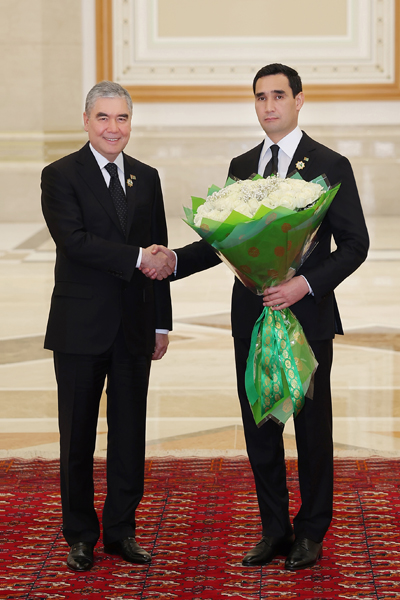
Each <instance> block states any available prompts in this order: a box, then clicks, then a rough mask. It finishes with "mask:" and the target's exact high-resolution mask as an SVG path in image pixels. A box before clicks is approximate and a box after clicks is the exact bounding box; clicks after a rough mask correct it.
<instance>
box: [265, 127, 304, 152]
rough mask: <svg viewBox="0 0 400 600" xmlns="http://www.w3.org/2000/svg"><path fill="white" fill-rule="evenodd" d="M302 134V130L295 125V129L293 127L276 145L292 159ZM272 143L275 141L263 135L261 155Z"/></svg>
mask: <svg viewBox="0 0 400 600" xmlns="http://www.w3.org/2000/svg"><path fill="white" fill-rule="evenodd" d="M302 136H303V132H302V131H301V129H300V127H299V126H297V127H296V128H295V129H293V131H291V132H290V133H288V134H287V135H286V136H285V137H284V138H282V139H281V140H279V143H278V146H279V148H280V149H281V150H283V152H284V153H285V154H286V155H287V156H288V157H289V158H291V159H292V158H293V156H294V153H295V152H296V148H297V146H298V145H299V142H300V140H301V138H302ZM274 143H275V142H273V141H272V140H271V139H270V138H269V137H268V136H267V135H266V136H265V140H264V146H263V149H262V156H263V155H264V154H265V153H266V151H267V150H268V148H270V147H271V146H272V145H273V144H274Z"/></svg>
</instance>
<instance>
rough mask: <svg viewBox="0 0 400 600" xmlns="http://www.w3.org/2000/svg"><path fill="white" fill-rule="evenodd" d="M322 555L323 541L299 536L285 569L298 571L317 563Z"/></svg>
mask: <svg viewBox="0 0 400 600" xmlns="http://www.w3.org/2000/svg"><path fill="white" fill-rule="evenodd" d="M321 556H322V542H321V543H318V542H313V541H312V540H308V539H307V538H304V537H303V538H297V539H296V540H295V542H294V544H293V547H292V549H291V551H290V552H289V556H288V557H287V559H286V562H285V569H288V570H289V571H296V570H297V569H307V567H312V566H313V565H315V563H316V562H317V560H318V559H319V558H321Z"/></svg>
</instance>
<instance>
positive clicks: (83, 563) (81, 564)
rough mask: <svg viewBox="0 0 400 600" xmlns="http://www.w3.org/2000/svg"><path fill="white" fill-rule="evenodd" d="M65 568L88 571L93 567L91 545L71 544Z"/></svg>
mask: <svg viewBox="0 0 400 600" xmlns="http://www.w3.org/2000/svg"><path fill="white" fill-rule="evenodd" d="M67 566H68V567H69V568H70V569H72V570H73V571H89V570H90V569H91V568H92V567H93V544H89V543H88V542H77V543H76V544H72V546H71V548H70V551H69V554H68V558H67Z"/></svg>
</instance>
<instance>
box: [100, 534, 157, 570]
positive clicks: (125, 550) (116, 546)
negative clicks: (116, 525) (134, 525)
mask: <svg viewBox="0 0 400 600" xmlns="http://www.w3.org/2000/svg"><path fill="white" fill-rule="evenodd" d="M104 551H105V552H107V553H108V554H119V555H120V556H122V558H123V559H124V560H126V561H127V562H131V563H139V564H148V563H150V562H151V556H150V554H149V553H148V552H146V550H143V548H141V547H140V546H139V544H138V543H137V541H136V540H135V538H134V537H127V538H125V539H123V540H120V541H118V542H113V543H112V544H107V545H106V546H104Z"/></svg>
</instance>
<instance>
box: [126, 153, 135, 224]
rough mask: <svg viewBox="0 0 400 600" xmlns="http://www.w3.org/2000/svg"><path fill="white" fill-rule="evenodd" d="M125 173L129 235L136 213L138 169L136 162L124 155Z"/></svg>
mask: <svg viewBox="0 0 400 600" xmlns="http://www.w3.org/2000/svg"><path fill="white" fill-rule="evenodd" d="M124 171H125V188H126V201H127V203H128V223H127V228H126V229H127V233H129V231H130V228H131V227H132V223H133V218H134V213H135V207H136V203H135V198H136V190H137V185H138V183H137V177H138V173H137V167H136V165H135V161H134V160H133V159H131V158H130V157H129V156H126V154H124Z"/></svg>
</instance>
